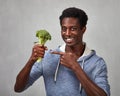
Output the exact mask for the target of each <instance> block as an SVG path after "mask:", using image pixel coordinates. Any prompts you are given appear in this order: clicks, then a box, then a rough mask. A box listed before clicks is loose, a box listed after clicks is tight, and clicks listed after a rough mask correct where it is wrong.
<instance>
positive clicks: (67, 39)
mask: <svg viewBox="0 0 120 96" xmlns="http://www.w3.org/2000/svg"><path fill="white" fill-rule="evenodd" d="M73 40H74V38H73V37H69V38H65V41H66V42H68V43H71V42H73Z"/></svg>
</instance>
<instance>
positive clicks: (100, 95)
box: [73, 64, 107, 96]
mask: <svg viewBox="0 0 120 96" xmlns="http://www.w3.org/2000/svg"><path fill="white" fill-rule="evenodd" d="M73 70H74V73H75V74H76V76H77V78H78V79H79V80H80V83H81V85H82V87H83V88H84V90H85V92H86V94H87V96H107V95H106V93H105V92H104V90H103V89H101V88H100V87H99V86H97V85H96V84H95V83H94V82H93V81H92V80H91V79H90V78H89V77H88V76H87V74H86V73H85V72H84V71H83V70H82V68H81V67H80V66H79V65H78V64H77V66H76V67H74V68H73Z"/></svg>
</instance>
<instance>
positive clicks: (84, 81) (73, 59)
mask: <svg viewBox="0 0 120 96" xmlns="http://www.w3.org/2000/svg"><path fill="white" fill-rule="evenodd" d="M52 54H59V55H61V58H60V63H61V64H62V65H64V66H66V67H68V68H70V69H71V70H73V72H74V73H75V75H76V76H77V78H78V79H79V81H80V82H81V85H82V87H83V88H84V90H85V92H86V94H87V96H107V94H106V93H105V91H104V90H103V89H101V88H100V87H99V86H98V85H96V84H95V83H94V82H93V81H92V80H91V79H90V78H89V77H88V76H87V74H86V73H85V72H84V71H83V69H82V68H81V66H80V65H79V64H78V62H77V59H78V57H77V56H76V55H75V54H74V53H64V52H52ZM68 62H69V63H68Z"/></svg>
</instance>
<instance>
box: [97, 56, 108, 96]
mask: <svg viewBox="0 0 120 96" xmlns="http://www.w3.org/2000/svg"><path fill="white" fill-rule="evenodd" d="M96 72H97V74H96V75H95V83H96V84H97V85H98V86H99V87H101V88H102V89H103V90H104V91H105V92H106V93H107V96H110V86H109V83H108V76H107V66H106V63H105V61H104V60H103V59H102V58H101V59H100V60H98V61H97V67H96Z"/></svg>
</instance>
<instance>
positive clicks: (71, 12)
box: [59, 7, 88, 27]
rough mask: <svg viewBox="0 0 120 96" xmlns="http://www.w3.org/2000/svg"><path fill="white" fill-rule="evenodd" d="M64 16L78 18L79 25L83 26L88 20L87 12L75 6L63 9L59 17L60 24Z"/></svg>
mask: <svg viewBox="0 0 120 96" xmlns="http://www.w3.org/2000/svg"><path fill="white" fill-rule="evenodd" d="M66 17H73V18H78V20H79V24H80V26H81V27H85V26H86V24H87V20H88V16H87V14H86V13H85V12H84V11H83V10H82V9H79V8H76V7H69V8H67V9H65V10H63V12H62V15H61V16H60V17H59V19H60V24H62V20H63V19H64V18H66Z"/></svg>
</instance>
